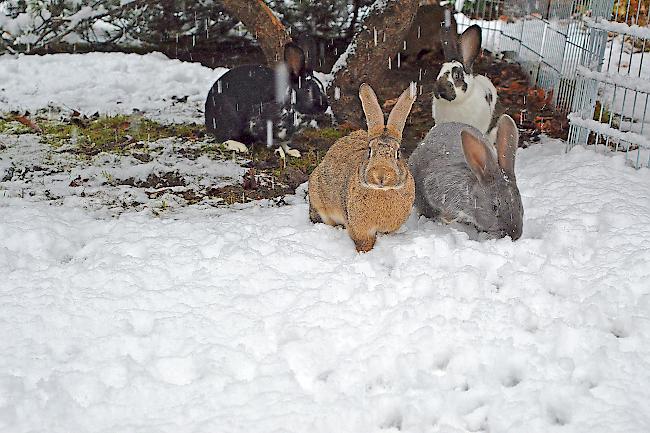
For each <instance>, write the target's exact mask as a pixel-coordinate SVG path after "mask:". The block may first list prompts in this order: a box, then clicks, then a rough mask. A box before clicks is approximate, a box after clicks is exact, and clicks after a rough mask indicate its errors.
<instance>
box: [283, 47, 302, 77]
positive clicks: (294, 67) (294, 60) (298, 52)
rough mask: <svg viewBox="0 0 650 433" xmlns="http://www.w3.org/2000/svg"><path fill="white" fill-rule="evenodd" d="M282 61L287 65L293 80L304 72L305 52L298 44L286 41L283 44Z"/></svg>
mask: <svg viewBox="0 0 650 433" xmlns="http://www.w3.org/2000/svg"><path fill="white" fill-rule="evenodd" d="M284 61H285V63H286V64H287V66H288V67H289V73H290V74H291V77H292V78H293V79H294V80H297V79H298V77H300V76H302V75H304V74H305V69H306V66H305V53H304V51H303V50H302V48H300V47H299V46H298V45H296V44H294V43H293V42H287V43H286V44H285V46H284Z"/></svg>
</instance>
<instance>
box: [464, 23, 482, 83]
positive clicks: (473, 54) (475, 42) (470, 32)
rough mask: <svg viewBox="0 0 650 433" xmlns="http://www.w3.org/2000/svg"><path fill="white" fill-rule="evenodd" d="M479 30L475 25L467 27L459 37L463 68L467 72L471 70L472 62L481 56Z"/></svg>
mask: <svg viewBox="0 0 650 433" xmlns="http://www.w3.org/2000/svg"><path fill="white" fill-rule="evenodd" d="M481 42H482V36H481V28H480V27H479V26H477V25H476V24H474V25H472V26H469V27H468V28H467V29H466V30H465V31H464V32H463V34H462V35H460V42H459V46H460V54H461V56H462V59H463V66H464V67H465V70H466V71H467V72H470V71H471V70H472V65H473V64H474V61H475V60H476V58H477V57H478V55H479V54H481Z"/></svg>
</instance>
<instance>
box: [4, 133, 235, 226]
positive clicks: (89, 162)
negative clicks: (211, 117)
mask: <svg viewBox="0 0 650 433" xmlns="http://www.w3.org/2000/svg"><path fill="white" fill-rule="evenodd" d="M206 145H207V144H206V143H205V142H201V141H187V140H180V139H177V138H166V139H161V140H158V141H155V142H150V143H144V142H143V143H135V144H134V145H131V146H129V147H128V148H126V149H125V150H124V152H123V154H120V155H118V154H114V153H105V152H102V153H99V154H98V155H96V156H94V157H92V158H83V157H79V156H78V155H77V154H78V153H79V152H78V150H77V147H76V144H75V143H73V142H69V143H65V144H63V145H62V146H60V147H58V148H53V147H51V146H50V145H48V144H42V143H40V142H39V137H38V136H36V135H31V134H23V135H5V134H0V149H2V150H0V181H2V180H4V182H0V194H1V195H2V196H3V197H5V198H8V197H30V198H31V199H38V200H44V199H47V200H49V201H50V203H51V204H53V205H57V206H71V207H75V206H77V207H83V208H85V209H88V210H89V211H91V212H92V213H94V214H95V215H96V216H115V215H118V214H120V213H122V212H124V211H125V209H126V208H132V209H136V210H148V211H153V212H154V213H155V212H157V211H159V210H161V209H175V208H178V207H182V206H186V205H187V203H186V200H184V199H183V198H182V197H181V196H182V195H183V193H186V194H189V195H194V196H203V195H204V193H205V192H206V190H207V189H209V188H219V187H223V186H226V185H231V184H234V183H239V182H241V179H242V175H243V174H244V172H245V171H246V169H245V168H243V167H242V164H243V163H244V162H245V161H244V160H242V159H240V158H238V157H235V156H234V152H220V151H214V152H212V155H211V156H208V155H210V152H206V151H205V150H204V147H205V146H206ZM212 146H213V147H214V144H212ZM192 154H196V155H197V156H194V157H187V156H185V155H192ZM198 155H200V156H198ZM138 157H140V158H138ZM150 176H152V177H153V178H154V179H155V178H166V177H171V178H172V179H174V181H173V182H169V183H172V184H173V185H172V186H169V185H166V184H164V183H162V184H161V185H159V186H156V185H155V184H156V183H160V181H157V182H147V180H148V179H149V177H150ZM176 179H178V181H176ZM144 184H147V185H148V184H151V185H149V186H148V187H146V188H145V187H143V185H144ZM223 205H224V203H222V202H221V201H220V199H204V200H202V201H201V202H200V203H199V204H198V206H199V207H208V208H210V207H212V206H223Z"/></svg>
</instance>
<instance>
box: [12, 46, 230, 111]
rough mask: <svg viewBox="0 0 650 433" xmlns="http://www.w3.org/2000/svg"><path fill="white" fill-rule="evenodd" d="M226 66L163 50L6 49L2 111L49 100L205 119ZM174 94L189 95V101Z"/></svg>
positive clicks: (83, 106) (72, 106)
mask: <svg viewBox="0 0 650 433" xmlns="http://www.w3.org/2000/svg"><path fill="white" fill-rule="evenodd" d="M226 71H227V69H226V68H217V69H214V70H213V69H210V68H207V67H204V66H201V65H200V64H198V63H188V62H181V61H180V60H175V59H169V58H168V57H166V56H165V55H163V54H161V53H151V54H146V55H139V54H123V53H88V54H49V55H44V56H33V55H18V56H11V55H7V54H5V55H2V56H0V112H4V111H11V110H17V111H25V110H29V111H32V112H33V111H36V110H38V109H42V108H45V107H48V105H49V106H54V107H65V108H68V109H75V110H77V111H79V112H81V113H85V114H89V115H90V114H93V113H95V112H100V113H101V114H118V113H125V114H129V113H132V112H133V110H139V111H141V112H143V113H144V115H145V116H147V117H150V118H154V119H157V120H161V121H165V122H196V123H202V122H203V121H204V120H203V107H204V104H205V98H206V97H207V94H208V91H209V90H210V88H211V87H212V84H214V82H215V81H216V80H217V79H218V78H219V77H220V76H221V75H222V74H224V73H225V72H226ZM173 97H175V98H177V99H178V98H185V97H187V103H182V102H177V101H175V100H173V99H172V98H173Z"/></svg>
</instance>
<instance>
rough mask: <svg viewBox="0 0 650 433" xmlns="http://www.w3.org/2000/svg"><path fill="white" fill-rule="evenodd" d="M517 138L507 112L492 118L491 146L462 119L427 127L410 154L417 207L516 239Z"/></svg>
mask: <svg viewBox="0 0 650 433" xmlns="http://www.w3.org/2000/svg"><path fill="white" fill-rule="evenodd" d="M518 140H519V132H518V131H517V125H516V124H515V122H514V121H513V120H512V118H511V117H510V116H508V115H507V114H504V115H502V116H501V117H500V118H499V121H498V122H497V133H496V142H495V146H491V145H488V144H487V140H486V138H485V137H484V136H483V134H481V133H480V132H479V131H478V130H477V129H476V128H474V127H472V126H469V125H466V124H463V123H457V122H452V123H443V124H440V125H437V126H435V127H434V128H432V129H431V130H430V131H429V133H428V134H427V136H426V137H425V138H424V140H423V141H422V143H420V145H419V146H418V147H417V148H416V149H415V150H414V151H413V154H411V157H410V158H409V168H410V169H411V172H412V173H413V177H414V179H415V207H416V209H417V211H418V212H419V213H420V214H422V215H424V216H426V217H428V218H433V219H437V220H439V221H442V222H444V223H451V222H461V223H466V224H471V225H473V226H475V227H476V228H477V229H478V230H479V231H481V232H487V233H488V235H489V236H490V237H497V238H502V237H505V236H507V235H509V236H510V237H511V238H512V240H517V239H519V237H520V236H521V232H522V220H523V216H524V208H523V206H522V204H521V196H520V195H519V189H518V188H517V180H516V178H515V153H516V151H517V143H518ZM495 147H496V149H495Z"/></svg>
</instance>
